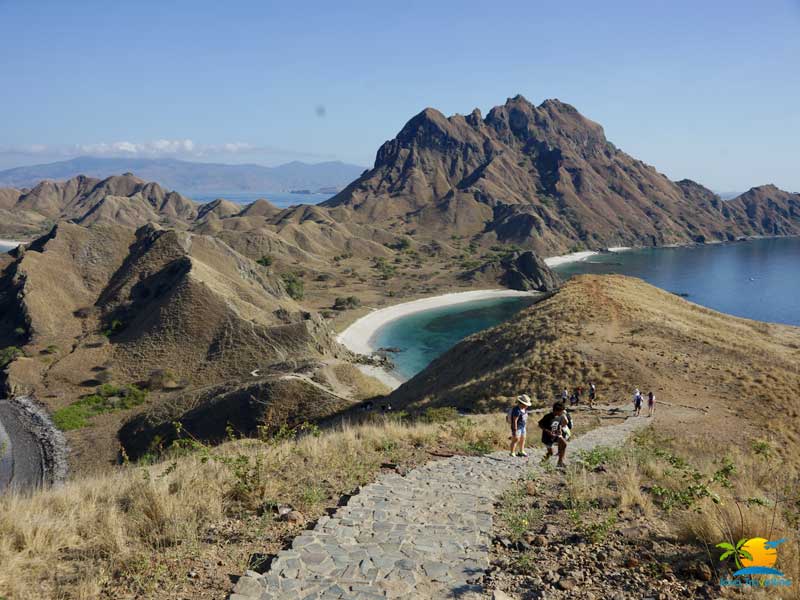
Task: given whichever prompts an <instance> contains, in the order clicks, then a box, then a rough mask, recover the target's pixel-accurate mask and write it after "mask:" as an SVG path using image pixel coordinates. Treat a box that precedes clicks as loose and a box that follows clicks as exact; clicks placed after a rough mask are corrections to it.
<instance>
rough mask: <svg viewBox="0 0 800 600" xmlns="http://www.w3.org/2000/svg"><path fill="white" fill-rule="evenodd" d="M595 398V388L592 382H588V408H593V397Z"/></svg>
mask: <svg viewBox="0 0 800 600" xmlns="http://www.w3.org/2000/svg"><path fill="white" fill-rule="evenodd" d="M595 398H597V388H596V387H594V383H593V382H591V381H590V382H589V408H594V399H595Z"/></svg>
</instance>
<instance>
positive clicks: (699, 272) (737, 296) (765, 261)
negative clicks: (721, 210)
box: [556, 238, 800, 325]
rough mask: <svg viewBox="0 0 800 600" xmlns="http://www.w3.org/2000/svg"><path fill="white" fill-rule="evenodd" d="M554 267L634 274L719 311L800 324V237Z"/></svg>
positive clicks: (632, 254)
mask: <svg viewBox="0 0 800 600" xmlns="http://www.w3.org/2000/svg"><path fill="white" fill-rule="evenodd" d="M556 270H557V271H558V272H559V273H561V274H562V275H563V276H565V277H568V276H570V275H575V274H578V273H621V274H623V275H631V276H633V277H639V278H641V279H644V280H645V281H647V282H649V283H652V284H653V285H655V286H658V287H660V288H662V289H664V290H667V291H669V292H674V293H676V294H686V296H685V297H686V299H687V300H689V301H690V302H695V303H696V304H702V305H703V306H707V307H708V308H713V309H714V310H718V311H720V312H724V313H728V314H731V315H736V316H737V317H745V318H747V319H756V320H758V321H771V322H773V323H786V324H789V325H800V238H773V239H762V240H750V241H747V242H736V243H730V244H713V245H705V246H691V247H686V248H650V249H646V250H645V249H642V250H628V251H625V252H620V253H614V254H599V255H596V256H592V257H590V258H588V259H587V260H585V261H581V262H576V263H569V264H566V265H562V266H561V267H559V268H558V269H556Z"/></svg>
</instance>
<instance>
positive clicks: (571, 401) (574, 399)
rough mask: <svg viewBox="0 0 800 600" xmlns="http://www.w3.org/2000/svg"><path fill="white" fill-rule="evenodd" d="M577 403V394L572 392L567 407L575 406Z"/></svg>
mask: <svg viewBox="0 0 800 600" xmlns="http://www.w3.org/2000/svg"><path fill="white" fill-rule="evenodd" d="M577 403H578V393H577V392H572V395H571V396H570V397H569V405H570V406H575V405H576V404H577Z"/></svg>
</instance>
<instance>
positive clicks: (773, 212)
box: [726, 185, 800, 235]
mask: <svg viewBox="0 0 800 600" xmlns="http://www.w3.org/2000/svg"><path fill="white" fill-rule="evenodd" d="M726 206H727V207H729V208H731V209H733V210H732V212H731V214H732V219H733V220H734V222H736V224H737V225H738V226H739V228H740V229H741V230H742V231H751V232H759V233H760V234H761V235H797V234H798V225H797V224H798V221H800V194H791V193H789V192H784V191H783V190H781V189H778V188H777V187H775V186H774V185H762V186H760V187H754V188H752V189H750V190H748V191H747V192H745V193H744V194H741V195H740V196H738V197H736V198H734V199H733V200H731V201H730V202H728V203H727V205H726Z"/></svg>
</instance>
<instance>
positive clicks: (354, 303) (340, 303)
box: [333, 296, 361, 310]
mask: <svg viewBox="0 0 800 600" xmlns="http://www.w3.org/2000/svg"><path fill="white" fill-rule="evenodd" d="M359 306H361V300H359V299H358V298H356V297H355V296H347V298H342V297H339V298H336V300H335V301H334V302H333V309H334V310H346V309H348V308H357V307H359Z"/></svg>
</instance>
